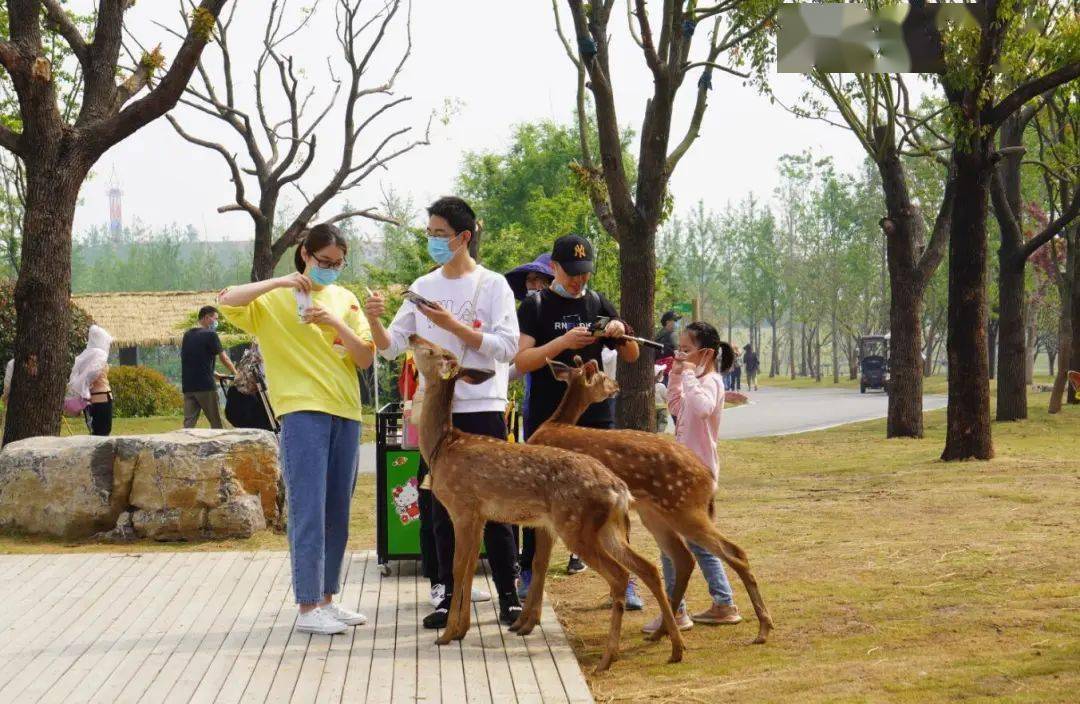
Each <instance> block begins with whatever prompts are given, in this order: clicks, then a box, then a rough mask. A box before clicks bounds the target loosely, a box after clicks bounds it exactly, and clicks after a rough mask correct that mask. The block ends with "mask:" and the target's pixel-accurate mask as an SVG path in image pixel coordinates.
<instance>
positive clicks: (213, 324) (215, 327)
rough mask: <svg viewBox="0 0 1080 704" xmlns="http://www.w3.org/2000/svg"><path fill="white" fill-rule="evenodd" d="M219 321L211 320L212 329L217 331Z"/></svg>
mask: <svg viewBox="0 0 1080 704" xmlns="http://www.w3.org/2000/svg"><path fill="white" fill-rule="evenodd" d="M217 326H218V321H216V320H214V321H211V322H210V329H211V330H213V331H214V332H217Z"/></svg>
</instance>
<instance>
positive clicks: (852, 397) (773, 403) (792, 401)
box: [360, 388, 946, 474]
mask: <svg viewBox="0 0 1080 704" xmlns="http://www.w3.org/2000/svg"><path fill="white" fill-rule="evenodd" d="M749 395H750V400H751V401H752V403H751V404H750V405H747V406H740V407H738V408H732V409H729V410H727V411H725V412H724V421H723V423H722V424H721V426H720V437H721V438H722V439H724V440H737V439H739V438H752V437H762V436H767V435H792V434H794V433H806V432H809V431H812V430H823V429H824V428H832V427H834V426H837V425H845V424H847V423H857V422H859V421H864V420H874V419H876V418H884V417H885V416H886V415H887V414H888V401H887V399H886V396H885V394H883V393H881V392H868V393H866V394H860V393H859V392H858V391H857V390H852V389H829V388H825V389H780V388H763V389H761V390H760V391H754V392H751V393H750V394H749ZM945 403H946V397H945V396H943V395H934V396H927V397H926V398H925V399H923V408H924V409H925V410H928V411H930V410H934V409H938V408H944V407H945ZM360 471H361V472H363V473H367V474H371V473H374V471H375V444H374V443H366V444H363V445H361V446H360Z"/></svg>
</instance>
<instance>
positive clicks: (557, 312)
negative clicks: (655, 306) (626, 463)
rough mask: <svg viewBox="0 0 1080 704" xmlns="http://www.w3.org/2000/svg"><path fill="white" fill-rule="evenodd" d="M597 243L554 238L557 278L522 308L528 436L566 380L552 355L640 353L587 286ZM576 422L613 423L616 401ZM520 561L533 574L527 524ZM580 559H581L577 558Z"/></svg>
mask: <svg viewBox="0 0 1080 704" xmlns="http://www.w3.org/2000/svg"><path fill="white" fill-rule="evenodd" d="M593 259H594V257H593V247H592V244H591V243H590V242H589V241H588V240H587V239H585V238H584V237H579V236H578V235H566V236H564V237H560V238H559V239H557V240H555V246H554V247H553V248H552V251H551V268H552V270H553V271H554V272H555V280H554V281H553V282H552V284H551V286H550V287H549V288H547V289H545V290H543V291H541V292H540V293H539V294H534V295H532V296H529V297H528V298H526V299H525V301H524V302H523V303H522V304H521V307H520V308H518V327H519V328H520V330H521V341H520V343H519V344H518V354H517V357H516V358H515V359H514V363H515V365H516V366H517V368H518V371H520V372H522V373H523V374H528V375H529V384H530V389H529V404H528V409H527V411H526V413H525V414H524V415H525V417H526V421H525V439H526V440H528V439H529V437H530V436H532V434H533V433H534V432H536V429H537V428H539V427H540V426H541V425H543V423H544V422H545V421H546V420H547V419H548V418H550V417H551V414H552V413H554V412H555V409H556V408H557V407H558V405H559V402H560V401H561V400H562V397H563V394H564V393H565V392H566V385H565V384H563V383H562V382H560V381H558V380H557V379H555V376H554V375H553V374H552V373H551V370H550V369H549V368H548V366H547V360H549V359H553V360H558V361H560V362H564V363H566V364H572V363H573V360H574V357H575V356H579V357H581V358H582V359H583V360H585V361H589V360H593V361H595V362H596V363H597V365H602V364H603V360H602V358H601V351H602V349H603V347H604V346H605V345H606V346H608V347H614V348H617V349H618V351H619V356H620V357H621V358H622V359H623V360H625V361H627V362H634V361H636V360H637V358H638V353H639V350H638V346H637V343H634V342H629V341H626V342H624V343H623V344H620V341H619V338H621V337H622V336H623V335H625V334H627V332H628V331H627V328H626V325H625V324H624V323H623V322H622V321H620V320H617V318H618V311H616V310H615V306H613V305H612V304H611V302H610V301H609V300H607V299H606V298H604V296H602V295H600V294H599V293H597V292H596V291H592V290H590V289H589V288H588V282H589V278H590V276H592V272H593ZM601 317H604V318H611V320H610V322H608V324H607V326H606V327H605V328H604V330H603V333H602V337H601V338H597V337H595V336H594V335H593V333H592V332H591V330H590V326H592V325H593V324H594V323H595V322H596V321H597V319H598V318H601ZM578 425H581V426H584V427H588V428H605V429H610V428H614V427H615V415H614V411H613V408H612V405H611V404H610V403H608V402H607V401H601V402H600V403H594V404H593V405H591V406H589V408H588V409H586V410H585V413H584V414H583V415H582V416H581V419H580V420H579V421H578ZM522 542H523V546H522V548H523V549H522V555H521V566H522V568H523V574H522V582H523V583H524V582H526V581H528V580H529V579H530V578H531V570H532V559H533V555H534V551H535V533H533V531H531V530H529V529H526V530H525V531H524V536H523V541H522ZM579 562H580V561H579ZM583 568H584V565H575V564H573V563H572V564H571V565H570V566H569V567H568V571H570V572H571V573H572V572H573V571H580V569H583ZM640 604H641V600H640V599H639V598H638V597H637V594H636V592H635V591H634V585H633V582H631V584H630V586H629V587H628V588H627V608H634V607H635V606H637V607H638V608H640Z"/></svg>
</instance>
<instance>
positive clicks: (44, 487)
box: [0, 429, 284, 540]
mask: <svg viewBox="0 0 1080 704" xmlns="http://www.w3.org/2000/svg"><path fill="white" fill-rule="evenodd" d="M282 494H283V490H282V489H281V488H280V470H279V468H278V453H277V441H276V439H275V438H274V436H273V434H272V433H268V432H266V431H263V430H246V429H245V430H179V431H175V432H171V433H163V434H160V435H142V436H131V437H113V438H96V437H85V436H82V437H69V438H56V437H45V438H31V439H29V440H22V441H20V442H15V443H12V444H10V445H8V446H7V447H5V448H4V450H3V451H2V452H0V528H6V529H15V530H18V531H22V532H27V533H44V534H48V535H54V536H58V537H62V538H83V537H88V536H91V535H95V534H98V533H103V535H102V536H101V537H103V538H109V539H123V538H130V537H131V536H132V535H134V536H135V537H146V538H154V539H157V540H183V539H197V538H217V537H222V538H223V537H249V536H250V535H252V534H253V533H254V532H256V531H259V530H263V529H265V528H266V527H267V526H268V525H270V526H275V527H278V526H280V525H281V524H282V523H283V517H282V513H281V511H282V504H283V502H284V496H283V495H282Z"/></svg>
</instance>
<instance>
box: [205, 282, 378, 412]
mask: <svg viewBox="0 0 1080 704" xmlns="http://www.w3.org/2000/svg"><path fill="white" fill-rule="evenodd" d="M311 300H312V303H315V304H317V305H320V306H322V307H323V308H325V309H326V310H328V311H330V312H331V313H333V314H334V315H336V316H337V317H339V318H341V319H342V320H344V321H345V324H346V325H348V326H349V328H350V329H351V330H353V331H354V332H355V333H356V334H357V335H358V336H359V337H360V339H362V340H364V341H366V342H369V343H370V342H371V329H370V328H369V327H368V323H367V320H366V319H365V318H364V316H363V315H362V314H361V312H360V303H359V302H358V301H357V300H356V296H354V295H353V294H352V292H350V291H349V290H348V289H344V288H342V287H340V286H327V287H325V288H323V289H321V290H319V291H312V292H311ZM218 308H219V309H220V311H221V314H222V315H224V316H225V318H226V319H227V320H228V321H229V322H230V323H232V324H233V325H235V326H236V327H238V328H240V329H241V330H243V331H244V332H247V333H250V334H252V335H254V336H255V337H257V338H258V340H259V349H260V351H261V352H262V356H263V365H264V367H265V369H266V385H267V390H268V391H269V394H270V404H271V405H272V406H273V407H274V413H275V414H277V415H278V416H283V415H285V414H286V413H294V412H296V411H319V412H322V413H329V414H330V415H335V416H339V417H341V418H349V419H351V420H361V412H360V380H359V379H358V377H357V374H356V365H355V364H354V363H353V360H352V357H351V356H350V355H349V353H348V351H347V350H345V348H344V347H343V346H341V345H340V344H338V345H335V344H334V343H335V341H338V340H337V335H336V334H335V332H334V331H333V330H332V329H330V328H328V327H324V326H320V325H311V324H308V323H302V322H300V316H299V312H298V310H297V302H296V295H295V293H294V289H291V288H276V289H274V290H273V291H270V292H269V293H266V294H263V295H262V296H259V297H258V298H256V299H255V300H254V301H252V302H251V303H249V304H247V305H246V306H240V307H235V306H225V305H220V306H218ZM338 342H340V341H338ZM372 348H373V349H374V345H372Z"/></svg>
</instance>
